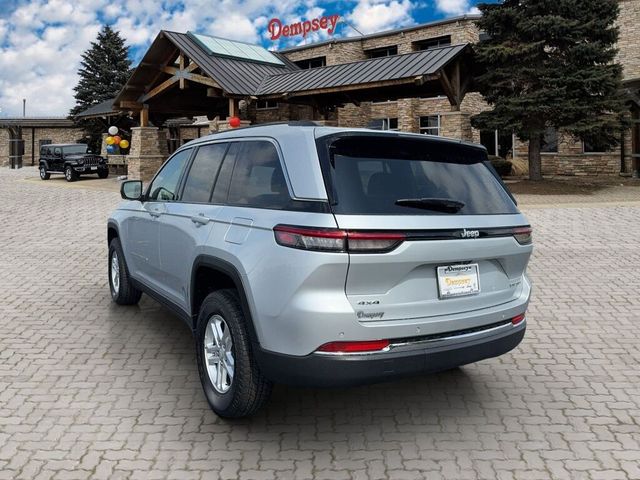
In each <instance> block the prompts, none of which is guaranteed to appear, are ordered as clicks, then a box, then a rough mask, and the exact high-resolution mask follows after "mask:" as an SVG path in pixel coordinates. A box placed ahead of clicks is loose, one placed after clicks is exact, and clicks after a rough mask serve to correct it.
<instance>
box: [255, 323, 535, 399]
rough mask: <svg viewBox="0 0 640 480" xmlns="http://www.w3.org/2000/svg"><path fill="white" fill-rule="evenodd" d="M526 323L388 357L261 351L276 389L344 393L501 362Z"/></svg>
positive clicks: (410, 345)
mask: <svg viewBox="0 0 640 480" xmlns="http://www.w3.org/2000/svg"><path fill="white" fill-rule="evenodd" d="M525 330H526V322H525V321H523V322H522V323H520V324H518V325H516V326H513V325H511V323H508V324H506V325H502V326H499V327H493V328H490V329H487V330H481V331H476V332H473V333H463V334H459V335H453V334H452V335H451V336H444V337H440V338H436V339H425V340H418V341H413V342H406V343H398V344H395V345H397V346H396V347H394V348H391V349H390V350H389V351H386V352H381V353H367V354H355V355H354V354H321V353H313V354H311V355H306V356H303V357H297V356H291V355H283V354H280V353H274V352H268V351H265V350H261V349H257V357H258V362H259V365H260V368H261V370H262V372H263V373H264V375H265V376H266V377H267V378H269V379H271V380H272V381H274V382H277V383H285V384H291V385H304V386H314V387H341V386H353V385H361V384H367V383H375V382H382V381H388V380H397V379H398V378H401V377H406V376H411V375H419V374H426V373H434V372H438V371H443V370H447V369H450V368H454V367H457V366H460V365H466V364H469V363H473V362H477V361H479V360H483V359H486V358H492V357H497V356H499V355H502V354H504V353H507V352H508V351H510V350H512V349H514V348H515V347H516V346H517V345H518V344H519V343H520V342H521V341H522V339H523V337H524V333H525Z"/></svg>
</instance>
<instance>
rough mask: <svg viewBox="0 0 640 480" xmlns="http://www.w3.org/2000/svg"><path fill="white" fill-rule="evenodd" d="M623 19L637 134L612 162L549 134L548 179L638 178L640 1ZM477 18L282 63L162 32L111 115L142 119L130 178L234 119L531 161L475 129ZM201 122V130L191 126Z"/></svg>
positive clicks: (510, 144)
mask: <svg viewBox="0 0 640 480" xmlns="http://www.w3.org/2000/svg"><path fill="white" fill-rule="evenodd" d="M620 9H621V13H620V18H619V22H618V24H619V27H620V41H619V45H618V47H619V54H618V59H619V61H620V63H621V64H622V65H623V67H624V82H625V83H624V85H625V89H626V93H627V95H628V99H629V108H630V110H629V114H630V116H631V118H632V119H633V121H634V124H633V128H632V129H631V130H629V131H628V132H625V135H624V136H623V137H622V138H621V141H620V144H619V145H618V146H617V147H616V148H614V149H612V150H610V151H603V150H605V149H603V148H600V147H599V146H598V145H597V142H594V143H593V144H585V143H584V142H582V141H578V140H576V139H573V138H571V137H569V136H568V135H564V134H563V133H562V132H555V131H553V130H549V131H548V132H547V134H546V135H545V142H544V146H543V151H544V153H543V162H542V163H543V174H546V175H549V174H562V175H597V174H608V175H617V174H620V173H629V172H631V171H632V170H633V169H637V168H638V160H639V159H640V113H639V112H640V48H639V44H640V0H620ZM477 19H478V17H477V16H473V15H467V16H461V17H456V18H450V19H446V20H442V21H437V22H432V23H428V24H423V25H417V26H412V27H409V28H403V29H398V30H393V31H388V32H380V33H375V34H371V35H364V36H358V37H347V38H334V39H330V40H327V41H324V42H320V43H314V44H308V45H302V46H297V47H293V48H288V49H285V50H281V51H278V52H268V51H266V50H264V49H262V47H258V46H252V45H246V44H242V43H241V42H231V41H228V40H224V39H218V38H214V37H208V36H205V35H199V34H194V33H191V32H189V33H186V34H184V33H176V32H167V31H162V32H160V34H159V35H158V37H156V39H155V40H154V42H153V43H152V45H151V46H150V48H149V50H148V51H147V53H146V54H145V55H144V57H143V59H142V61H141V62H140V65H139V66H138V67H137V69H136V70H135V71H134V73H133V75H132V76H131V78H130V79H129V81H128V82H127V84H126V85H125V87H124V89H123V90H122V91H121V92H120V93H119V95H118V96H117V97H116V98H115V99H114V101H113V104H112V105H109V108H108V109H107V110H109V111H113V110H116V111H120V112H122V114H124V115H129V116H130V118H132V119H138V118H139V121H138V122H137V123H138V124H139V126H138V127H135V128H132V129H131V151H130V154H129V157H128V163H129V175H130V176H131V177H132V178H143V179H146V178H149V177H150V176H151V175H152V174H153V172H155V171H156V169H157V168H158V167H159V165H160V164H161V163H162V161H163V160H164V159H165V158H166V157H167V155H168V154H170V153H171V152H172V151H173V150H175V148H177V147H178V146H179V145H181V144H183V143H184V142H185V141H188V140H191V139H193V138H196V137H198V136H202V135H205V134H208V133H210V132H215V131H219V130H221V129H225V128H228V123H227V119H229V118H231V117H235V116H237V117H240V118H241V119H242V123H243V125H248V124H255V123H264V122H272V121H288V120H314V121H316V122H319V123H321V124H325V125H337V126H349V127H374V128H383V129H391V130H400V131H405V132H415V133H425V134H432V135H441V136H446V137H453V138H459V139H463V140H470V141H473V142H477V143H482V144H483V145H485V146H486V147H487V150H488V152H489V154H490V155H496V156H501V157H504V158H518V157H520V158H526V156H527V145H526V144H525V143H523V142H521V141H519V140H518V139H517V138H515V136H514V135H513V134H512V132H503V131H478V130H476V129H474V128H472V126H471V117H472V116H473V115H475V114H477V113H479V112H481V111H483V110H484V109H486V108H488V106H487V104H486V103H485V102H484V101H483V99H482V97H481V96H480V95H479V94H478V93H477V92H474V91H473V77H472V71H473V69H472V65H471V62H472V56H471V49H472V45H473V44H474V43H476V42H479V41H481V40H482V36H483V33H482V32H480V31H479V30H478V28H477V27H476V20H477ZM230 51H234V52H236V53H229V52H230ZM238 51H240V52H242V53H240V54H238V53H237V52H238ZM94 114H95V112H94ZM197 116H199V117H198V120H197V121H195V120H194V123H191V122H190V121H185V120H184V117H187V118H196V117H197ZM176 117H181V118H182V120H181V121H179V122H176V121H175V119H176ZM203 119H204V120H203ZM634 162H635V163H634Z"/></svg>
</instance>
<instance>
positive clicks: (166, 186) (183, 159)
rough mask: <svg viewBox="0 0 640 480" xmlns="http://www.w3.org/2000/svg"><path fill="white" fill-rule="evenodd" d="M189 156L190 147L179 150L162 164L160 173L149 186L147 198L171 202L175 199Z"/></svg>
mask: <svg viewBox="0 0 640 480" xmlns="http://www.w3.org/2000/svg"><path fill="white" fill-rule="evenodd" d="M190 156H191V149H190V148H188V149H186V150H181V151H179V152H178V153H176V154H175V155H174V156H173V157H171V158H170V159H169V160H168V161H167V163H165V164H164V165H163V167H162V169H161V170H160V173H158V175H157V176H156V178H155V179H154V180H153V182H152V183H151V185H150V186H149V190H148V198H149V200H156V201H160V202H171V201H174V200H176V199H177V195H178V182H179V181H180V176H181V175H182V171H183V170H184V167H185V165H186V163H187V160H189V157H190Z"/></svg>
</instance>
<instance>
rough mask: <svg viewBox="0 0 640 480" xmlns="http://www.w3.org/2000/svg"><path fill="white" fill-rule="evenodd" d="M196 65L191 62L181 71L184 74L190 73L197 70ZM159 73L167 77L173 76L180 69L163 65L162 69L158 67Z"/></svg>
mask: <svg viewBox="0 0 640 480" xmlns="http://www.w3.org/2000/svg"><path fill="white" fill-rule="evenodd" d="M198 68H199V67H198V65H197V64H196V63H193V62H191V63H190V64H189V65H188V66H187V68H185V69H184V70H183V71H184V72H186V73H190V72H193V71H194V70H196V69H198ZM160 71H162V72H164V73H168V74H169V75H175V74H176V73H178V72H179V71H180V69H179V68H178V67H171V66H169V65H165V66H164V67H160Z"/></svg>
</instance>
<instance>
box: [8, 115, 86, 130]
mask: <svg viewBox="0 0 640 480" xmlns="http://www.w3.org/2000/svg"><path fill="white" fill-rule="evenodd" d="M2 127H5V128H6V127H42V128H61V127H62V128H65V127H66V128H73V127H75V123H74V122H73V120H71V119H69V118H66V117H13V118H0V128H2Z"/></svg>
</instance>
